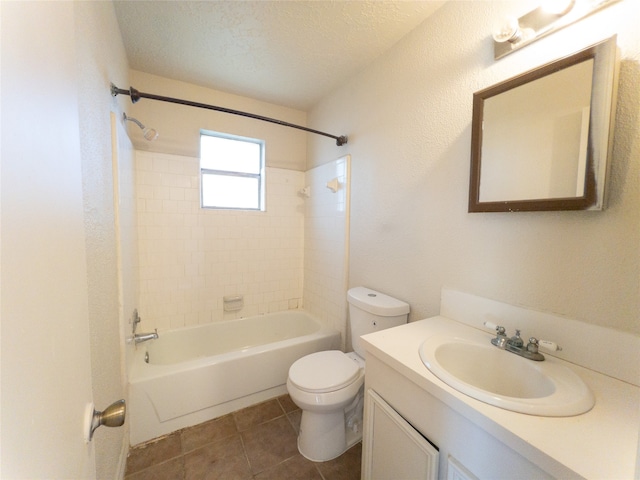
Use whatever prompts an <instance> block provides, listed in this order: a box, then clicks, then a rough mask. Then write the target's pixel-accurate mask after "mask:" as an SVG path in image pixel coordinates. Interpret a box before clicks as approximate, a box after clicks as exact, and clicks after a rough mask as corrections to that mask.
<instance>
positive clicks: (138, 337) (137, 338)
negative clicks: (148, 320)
mask: <svg viewBox="0 0 640 480" xmlns="http://www.w3.org/2000/svg"><path fill="white" fill-rule="evenodd" d="M141 320H142V319H141V318H140V315H138V309H137V308H136V309H134V310H133V319H132V321H131V323H132V324H133V325H132V329H133V341H134V342H135V344H136V345H137V344H139V343H142V342H146V341H147V340H156V339H158V338H159V337H158V329H157V328H156V329H155V331H154V332H153V333H136V328H138V324H139V323H140V321H141Z"/></svg>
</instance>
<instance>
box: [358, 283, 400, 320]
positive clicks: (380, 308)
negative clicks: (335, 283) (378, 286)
mask: <svg viewBox="0 0 640 480" xmlns="http://www.w3.org/2000/svg"><path fill="white" fill-rule="evenodd" d="M347 300H348V301H349V303H350V304H351V305H354V306H356V307H358V308H360V309H362V310H364V311H365V312H369V313H373V314H374V315H380V316H382V317H394V316H396V315H404V314H406V313H409V304H408V303H405V302H403V301H402V300H398V299H397V298H393V297H390V296H389V295H385V294H384V293H380V292H376V291H375V290H371V289H370V288H367V287H355V288H351V289H349V291H348V292H347Z"/></svg>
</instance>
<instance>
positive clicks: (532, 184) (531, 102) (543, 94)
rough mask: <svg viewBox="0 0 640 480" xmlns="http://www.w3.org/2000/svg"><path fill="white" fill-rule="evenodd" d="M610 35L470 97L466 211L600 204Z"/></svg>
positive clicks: (607, 137) (609, 133)
mask: <svg viewBox="0 0 640 480" xmlns="http://www.w3.org/2000/svg"><path fill="white" fill-rule="evenodd" d="M617 68H618V62H617V46H616V37H615V36H614V37H611V38H609V39H607V40H605V41H603V42H600V43H598V44H596V45H593V46H591V47H588V48H586V49H584V50H581V51H579V52H577V53H575V54H573V55H570V56H567V57H564V58H561V59H559V60H556V61H554V62H551V63H548V64H546V65H543V66H541V67H538V68H536V69H533V70H530V71H528V72H525V73H523V74H521V75H518V76H516V77H513V78H511V79H509V80H506V81H504V82H502V83H499V84H497V85H494V86H492V87H489V88H486V89H484V90H481V91H479V92H476V93H474V95H473V124H472V131H471V176H470V186H469V212H514V211H540V210H543V211H544V210H602V208H603V207H604V195H605V184H606V177H607V169H608V163H609V162H608V157H609V154H610V150H611V146H612V138H613V119H614V107H615V96H616V86H617Z"/></svg>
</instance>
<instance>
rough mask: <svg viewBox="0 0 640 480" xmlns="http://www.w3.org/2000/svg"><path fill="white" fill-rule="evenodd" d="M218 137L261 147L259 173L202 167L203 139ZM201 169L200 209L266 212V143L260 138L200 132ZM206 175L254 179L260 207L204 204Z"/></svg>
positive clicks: (199, 160) (207, 131)
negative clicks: (205, 137) (256, 184)
mask: <svg viewBox="0 0 640 480" xmlns="http://www.w3.org/2000/svg"><path fill="white" fill-rule="evenodd" d="M204 136H208V137H217V138H223V139H226V140H235V141H240V142H246V143H254V144H257V145H258V146H259V147H260V154H259V155H260V159H259V160H260V170H259V173H247V172H238V171H233V170H217V169H211V168H203V167H202V137H204ZM198 162H199V169H200V208H205V209H208V210H239V211H242V210H244V211H250V212H264V211H266V195H265V190H266V187H265V186H266V168H265V141H264V140H261V139H258V138H251V137H243V136H240V135H232V134H229V133H222V132H214V131H211V130H200V152H199V157H198ZM205 175H217V176H229V177H234V178H254V179H257V180H258V191H257V195H258V207H257V208H251V207H223V206H210V205H205V204H204V190H205V188H204V181H203V179H204V177H205Z"/></svg>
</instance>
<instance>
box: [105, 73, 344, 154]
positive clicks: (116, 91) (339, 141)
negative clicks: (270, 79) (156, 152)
mask: <svg viewBox="0 0 640 480" xmlns="http://www.w3.org/2000/svg"><path fill="white" fill-rule="evenodd" d="M120 94H122V95H129V97H131V103H136V102H138V100H140V99H141V98H148V99H151V100H159V101H161V102H169V103H177V104H179V105H186V106H189V107H198V108H205V109H207V110H215V111H217V112H223V113H231V114H233V115H240V116H243V117H249V118H254V119H256V120H262V121H263V122H271V123H277V124H278V125H283V126H285V127H291V128H297V129H298V130H304V131H305V132H310V133H315V134H317V135H324V136H325V137H329V138H333V139H334V140H335V141H336V145H337V146H339V147H340V146H342V145H344V144H345V143H347V137H346V135H340V136H336V135H331V134H329V133H325V132H321V131H319V130H313V129H311V128H307V127H302V126H300V125H295V124H293V123H289V122H283V121H282V120H276V119H275V118H270V117H263V116H262V115H255V114H253V113H247V112H242V111H240V110H232V109H230V108H224V107H216V106H215V105H207V104H206V103H198V102H191V101H189V100H181V99H179V98H172V97H163V96H160V95H154V94H152V93H143V92H140V91H138V90H136V89H135V88H133V87H129V90H123V89H122V88H118V87H116V86H115V85H114V84H113V83H112V84H111V95H112V96H114V97H115V96H117V95H120Z"/></svg>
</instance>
